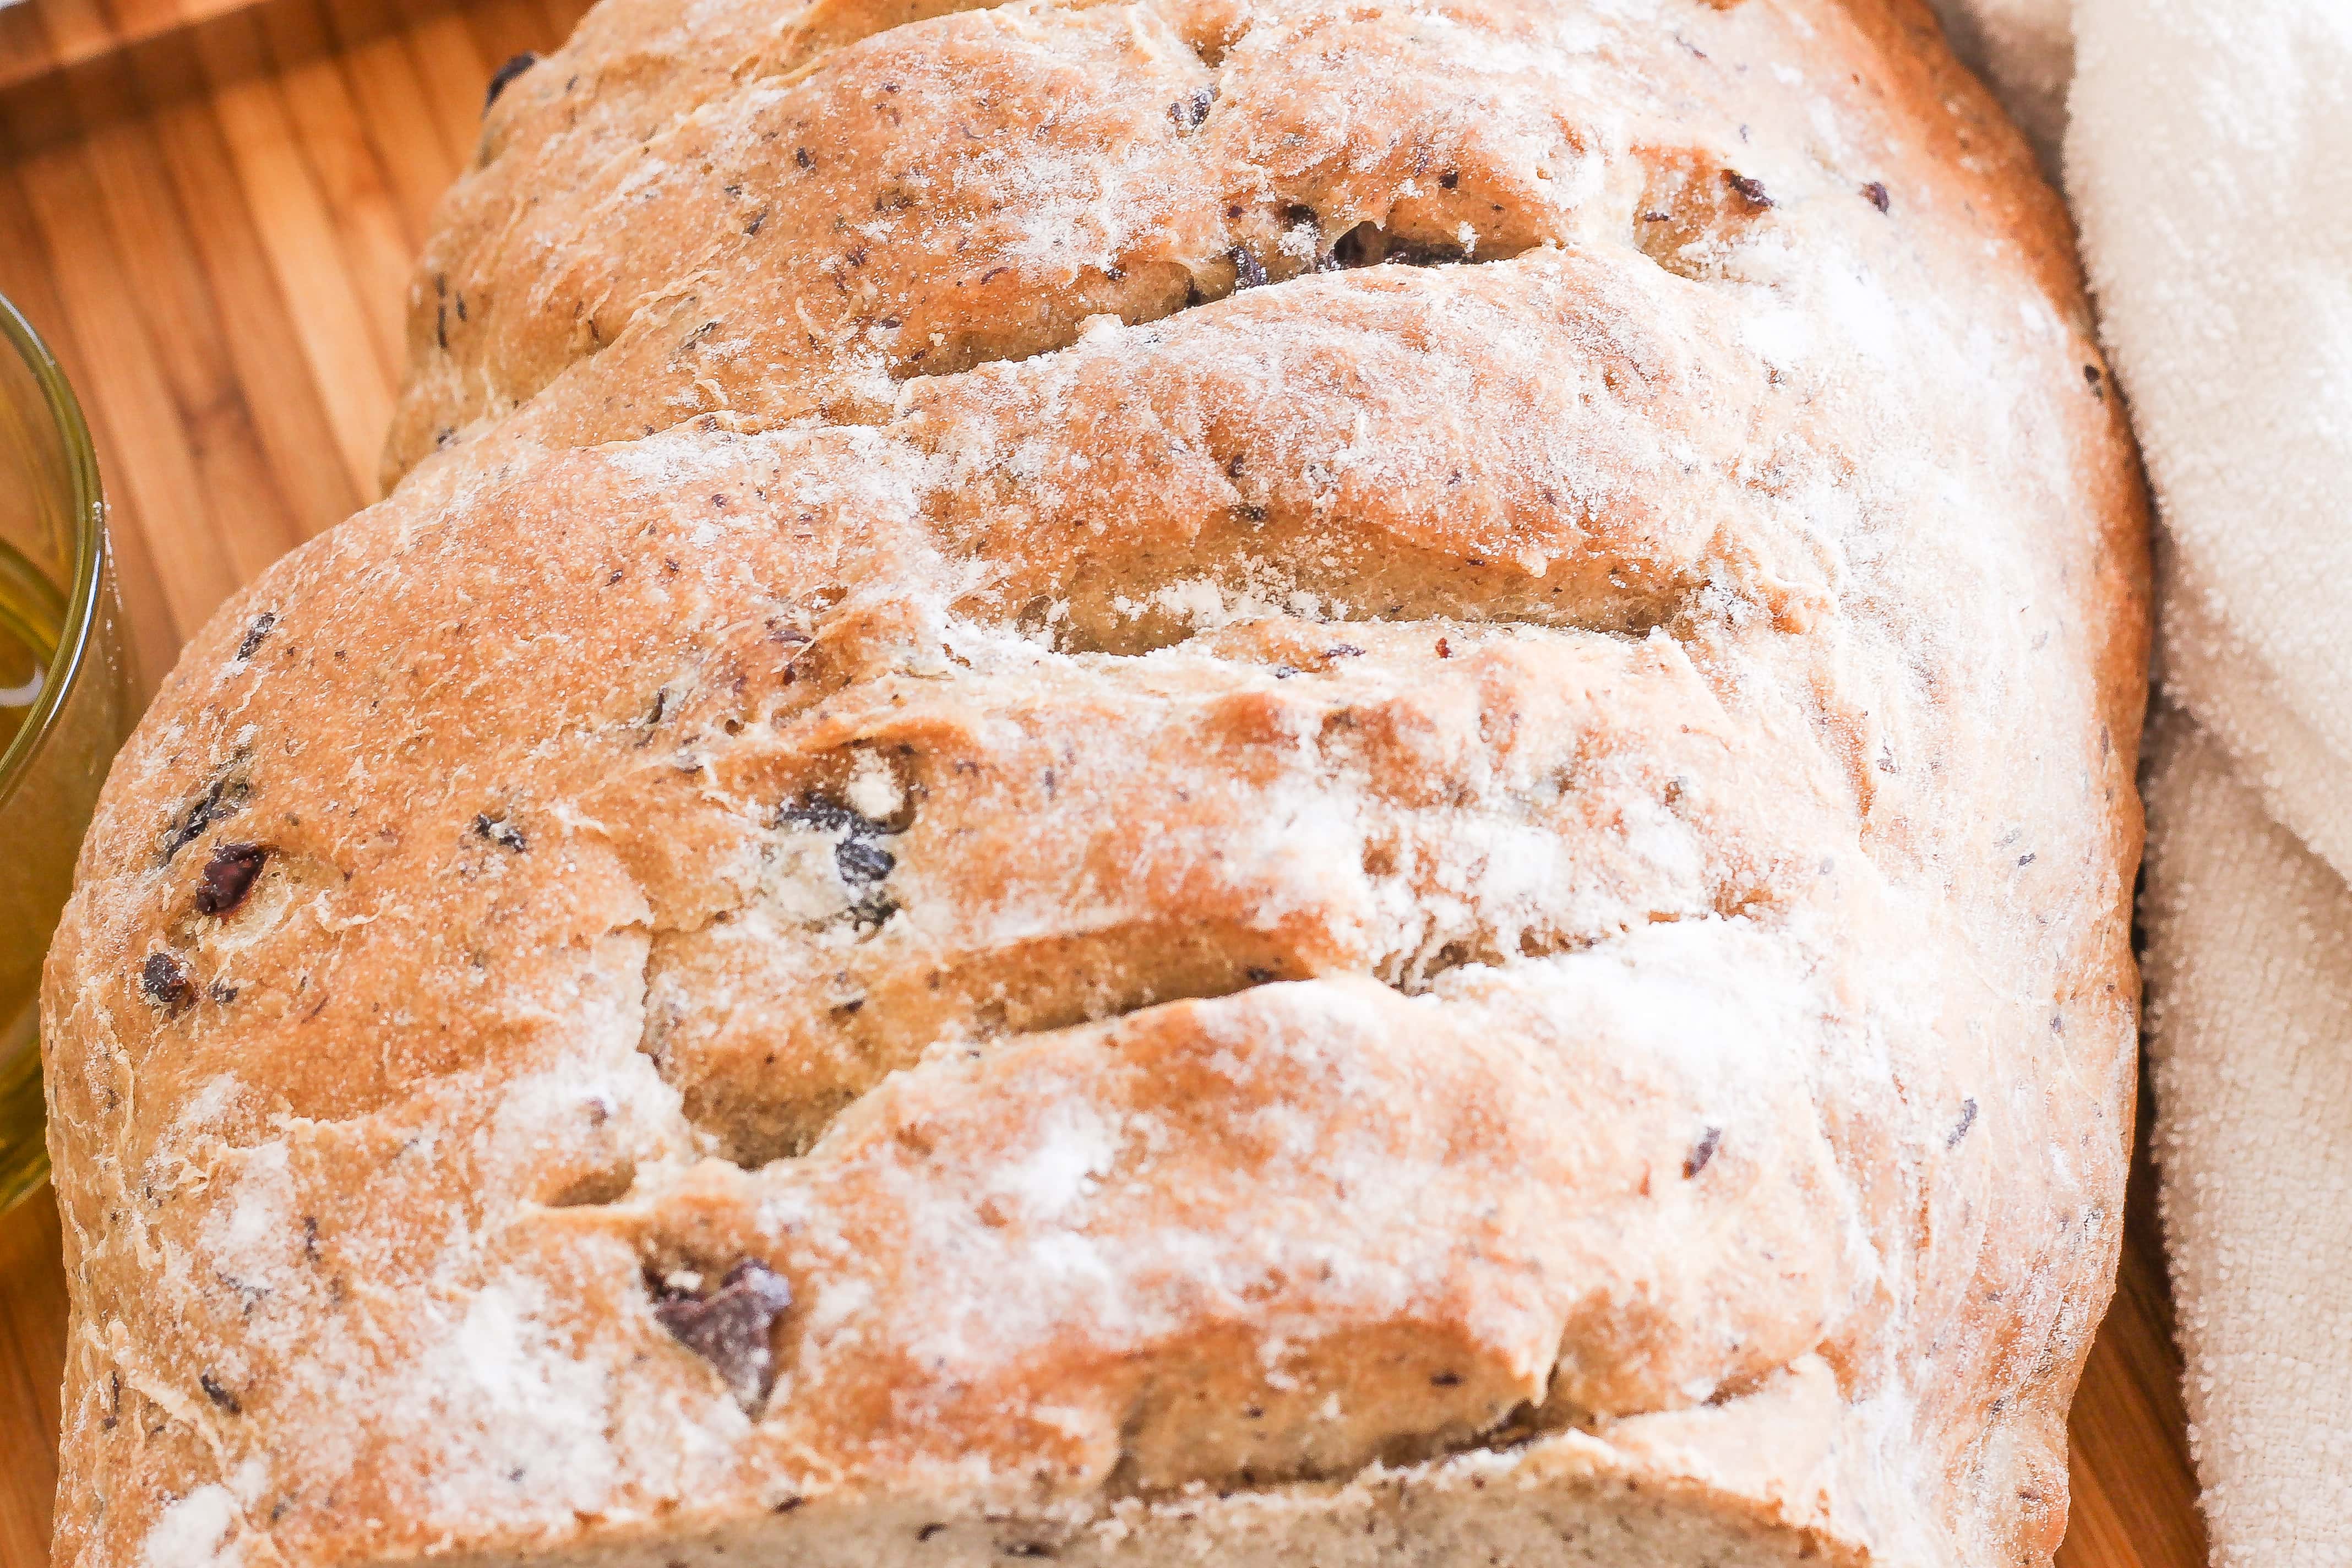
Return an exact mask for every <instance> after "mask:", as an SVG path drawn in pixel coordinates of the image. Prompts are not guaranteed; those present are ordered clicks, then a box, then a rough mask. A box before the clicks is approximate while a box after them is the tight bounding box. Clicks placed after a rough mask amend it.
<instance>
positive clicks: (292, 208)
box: [0, 0, 2205, 1568]
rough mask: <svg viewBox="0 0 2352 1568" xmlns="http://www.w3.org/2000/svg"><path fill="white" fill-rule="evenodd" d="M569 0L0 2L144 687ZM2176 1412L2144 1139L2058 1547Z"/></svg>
mask: <svg viewBox="0 0 2352 1568" xmlns="http://www.w3.org/2000/svg"><path fill="white" fill-rule="evenodd" d="M587 3H588V0H464V3H460V0H28V4H27V5H23V6H19V7H16V8H12V9H9V10H5V11H0V293H5V294H6V295H8V296H9V297H10V298H11V299H13V300H16V302H17V304H18V305H19V306H20V307H22V308H23V309H24V310H25V311H26V314H27V315H28V316H30V317H31V319H32V321H33V322H34V324H35V325H36V326H37V328H38V329H39V330H40V331H42V332H43V333H44V334H45V335H46V336H47V338H48V340H49V342H50V343H51V345H52V346H53V347H54V348H55V349H56V350H57V352H58V357H59V358H60V359H61V360H62V361H63V362H64V363H65V365H66V368H67V371H68V374H70V375H71V376H72V378H73V381H74V384H75V385H76V386H77V387H78V388H79V391H80V394H81V397H82V401H83V403H84V405H85V408H86V411H87V413H88V415H89V422H90V425H91V427H92V429H93V430H94V431H95V432H96V435H97V438H98V444H99V448H100V462H101V465H102V467H103V468H104V470H105V473H106V479H107V486H108V490H109V493H110V499H111V502H112V508H113V512H112V518H113V532H114V542H115V549H116V557H117V561H118V563H119V567H120V571H121V589H122V598H123V606H124V610H125V613H126V618H127V621H128V624H129V627H130V630H131V637H132V639H133V643H134V653H135V656H136V658H137V659H138V660H139V662H140V665H141V668H142V670H143V672H144V674H145V677H146V683H147V684H148V685H149V686H150V687H152V685H153V683H154V681H155V679H157V678H158V677H160V676H161V675H162V673H163V671H164V670H165V669H167V668H170V666H171V663H172V661H173V658H175V657H176V655H177V652H178V649H179V647H180V645H181V643H182V642H183V641H184V640H185V638H186V637H188V636H189V634H191V633H192V632H194V630H195V629H196V628H197V627H198V626H201V625H202V624H203V622H204V620H205V617H206V616H208V615H209V614H210V613H211V612H212V609H213V607H214V606H215V605H217V604H218V603H219V602H220V601H221V599H222V598H224V597H225V596H226V595H227V594H228V593H229V592H230V590H231V589H233V588H234V587H235V586H236V584H239V583H241V582H243V581H245V580H246V579H247V578H249V577H251V576H252V575H253V574H256V573H257V572H258V571H260V570H261V568H262V567H263V566H265V565H267V564H268V563H269V562H270V561H272V560H274V559H276V558H277V557H278V555H280V554H282V553H283V552H286V551H287V550H289V549H290V548H291V547H293V546H294V545H296V544H298V543H299V542H301V541H302V540H304V539H306V538H309V537H310V536H311V535H312V534H315V533H317V532H319V531H321V530H323V529H326V528H329V527H331V526H332V525H333V524H334V523H335V522H336V521H339V520H340V519H341V518H342V517H344V516H345V515H347V514H349V513H350V512H352V510H356V509H357V508H358V507H360V506H362V505H363V504H365V502H367V501H368V500H371V499H373V494H374V476H375V471H376V454H377V448H378V445H379V443H380V441H381V440H382V437H383V428H384V425H385V421H386V418H387V416H388V415H389V413H390V411H391V407H392V400H393V395H394V386H395V384H396V378H397V374H398V369H399V366H400V363H401V361H402V358H403V353H402V335H401V301H402V300H403V298H404V291H405V289H406V285H407V274H408V268H409V262H410V258H412V257H413V256H414V255H415V253H416V251H417V249H418V248H419V247H420V246H421V244H422V243H423V240H424V238H425V229H426V225H427V224H428V222H429V221H430V216H431V213H432V209H433V205H434V203H435V201H436V198H437V197H438V195H439V194H440V192H441V190H442V188H443V187H444V186H445V185H446V184H447V183H448V180H449V178H450V176H451V175H452V174H453V173H454V172H455V171H456V170H457V167H458V165H459V164H460V163H461V162H462V161H463V160H464V159H465V158H466V157H467V155H468V154H469V153H470V152H471V150H472V148H473V144H474V138H475V134H476V129H477V123H478V115H479V111H480V109H481V103H482V92H483V86H484V83H485V82H486V80H487V79H488V76H489V74H490V72H491V71H492V70H494V69H495V68H497V66H498V64H499V62H500V61H502V60H504V59H506V58H509V56H512V55H514V54H517V53H519V52H520V51H521V50H524V49H529V48H542V49H543V48H546V47H550V46H551V45H552V44H554V43H555V42H557V41H560V40H561V39H562V37H563V36H564V34H565V33H567V32H568V31H569V30H570V28H571V26H572V23H573V22H574V21H576V20H577V19H578V16H579V15H580V13H581V12H583V11H584V10H585V9H586V8H587ZM101 80H102V81H104V82H105V83H107V84H108V86H107V89H106V90H105V91H103V92H97V91H84V90H82V89H83V88H87V87H88V86H89V84H90V83H92V82H98V81H101ZM77 83H79V84H80V86H79V87H77V86H75V85H74V84H77ZM61 105H62V106H63V107H62V108H61V107H60V106H61ZM57 1258H58V1229H57V1215H56V1211H55V1210H54V1208H53V1207H52V1206H51V1205H50V1204H49V1202H48V1200H47V1195H46V1194H42V1195H40V1196H38V1197H37V1198H36V1199H35V1200H34V1201H33V1202H32V1203H30V1204H27V1205H25V1206H24V1207H23V1208H21V1209H19V1210H18V1211H17V1212H16V1213H15V1214H13V1215H9V1216H7V1217H6V1218H5V1220H0V1568H35V1565H36V1564H38V1563H44V1562H46V1561H47V1551H48V1546H47V1543H48V1521H49V1510H50V1502H51V1493H52V1491H53V1489H54V1488H55V1486H56V1481H57V1473H56V1460H55V1451H54V1450H55V1442H56V1435H57V1424H58V1386H57V1385H58V1366H59V1364H60V1362H61V1360H62V1357H63V1354H64V1348H65V1282H64V1279H63V1276H62V1274H61V1273H60V1271H59V1268H58V1261H57ZM2185 1431H2186V1423H2185V1417H2184V1416H2183V1414H2182V1410H2181V1403H2180V1364H2179V1356H2178V1354H2177V1353H2176V1352H2175V1351H2174V1349H2173V1341H2172V1314H2171V1307H2170V1302H2169V1299H2168V1295H2167V1292H2166V1289H2165V1276H2164V1265H2163V1255H2162V1243H2161V1239H2160V1237H2159V1236H2158V1231H2157V1226H2156V1220H2155V1214H2154V1204H2153V1178H2152V1174H2151V1173H2150V1171H2149V1170H2148V1167H2147V1161H2146V1158H2145V1156H2144V1155H2143V1157H2142V1158H2141V1160H2140V1161H2139V1162H2137V1164H2136V1165H2135V1167H2134V1172H2133V1191H2132V1201H2131V1205H2130V1210H2129V1221H2128V1239H2127V1243H2126V1250H2125V1256H2124V1260H2123V1269H2122V1276H2121V1279H2120V1281H2119V1284H2118V1289H2117V1291H2116V1303H2115V1307H2114V1309H2113V1310H2112V1311H2111V1312H2110V1313H2109V1315H2108V1317H2107V1320H2106V1322H2105V1326H2104V1327H2103V1328H2102V1329H2101V1331H2100V1333H2099V1339H2098V1342H2097V1345H2096V1347H2095V1350H2094V1351H2093V1352H2092V1357H2091V1363H2090V1368H2089V1370H2088V1372H2087V1373H2086V1374H2085V1375H2084V1381H2083V1389H2082V1394H2081V1395H2080V1397H2079V1398H2078V1399H2077V1401H2076V1404H2075V1408H2074V1419H2073V1444H2074V1516H2073V1525H2072V1528H2071V1530H2070V1531H2069V1534H2068V1536H2067V1540H2066V1544H2065V1546H2064V1547H2063V1550H2062V1551H2061V1552H2060V1553H2059V1557H2058V1562H2059V1564H2060V1568H2195V1565H2199V1564H2202V1563H2204V1561H2205V1542H2204V1532H2203V1527H2202V1524H2201V1521H2200V1519H2199V1516H2198V1513H2197V1510H2196V1506H2195V1500H2196V1487H2195V1483H2194V1480H2193V1479H2192V1476H2191V1473H2190V1470H2189V1457H2188V1445H2187V1439H2186V1436H2185Z"/></svg>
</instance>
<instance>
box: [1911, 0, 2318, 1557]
mask: <svg viewBox="0 0 2352 1568" xmlns="http://www.w3.org/2000/svg"><path fill="white" fill-rule="evenodd" d="M1938 4H1939V5H1940V6H1941V7H1942V8H1943V9H1944V10H1945V11H1946V12H1947V13H1948V16H1949V17H1950V19H1951V20H1952V21H1953V22H1954V24H1955V26H1954V37H1955V39H1956V40H1957V41H1958V42H1959V43H1960V44H1961V45H1962V47H1964V48H1969V49H1974V50H1977V51H1978V52H1979V63H1980V64H1981V66H1982V67H1983V68H1984V69H1985V71H1986V73H1987V75H1988V76H1990V78H1991V79H1993V80H1994V82H1995V83H1996V84H1997V85H1998V86H2000V88H2002V89H2004V90H2005V91H2008V92H2011V94H2012V95H2014V96H2015V100H2016V101H2017V102H2018V105H2019V108H2020V111H2021V117H2022V118H2023V119H2024V120H2025V121H2026V122H2027V124H2028V126H2029V128H2030V129H2032V128H2035V121H2036V120H2037V118H2040V119H2042V120H2043V121H2044V123H2045V124H2046V121H2047V117H2048V116H2049V114H2050V113H2051V110H2050V104H2051V96H2050V94H2051V87H2050V84H2051V83H2052V82H2053V80H2063V79H2064V78H2065V76H2066V73H2067V71H2068V70H2069V68H2070V62H2069V60H2068V58H2067V47H2068V43H2069V39H2068V37H2067V34H2068V31H2069V29H2068V28H2067V27H2066V26H2064V23H2065V22H2066V20H2067V19H2068V13H2069V11H2070V9H2071V11H2072V22H2073V26H2072V29H2071V31H2072V40H2071V42H2072V46H2073V59H2072V62H2071V68H2072V70H2073V74H2074V82H2073V89H2072V92H2071V95H2070V96H2069V98H2068V100H2067V107H2068V117H2067V123H2066V126H2065V130H2064V167H2065V184H2066V190H2067V194H2068V196H2069V198H2070V200H2071V201H2072V203H2073V205H2074V215H2075V220H2076V222H2077V223H2078V224H2079V225H2080V226H2081V228H2082V232H2083V247H2084V258H2085V260H2086V262H2087V265H2088V267H2089V270H2090V275H2091V281H2092V284H2093V288H2094V289H2095V294H2096V297H2097V301H2098V306H2099V310H2100V313H2101V317H2102V321H2103V330H2104V331H2105V336H2106V340H2107V344H2108V349H2109V352H2110V354H2111V355H2112V357H2113V359H2114V362H2115V365H2116V372H2117V374H2118V376H2119V378H2120V381H2121V383H2122V385H2123V388H2124V391H2125V393H2126V395H2127V397H2128V398H2129V400H2130V405H2131V411H2132V422H2133V425H2134V427H2135V428H2136V429H2137V431H2138V433H2139V437H2140V442H2141V446H2142V448H2143V450H2144V451H2145V453H2146V455H2147V467H2148V474H2149V478H2150V479H2152V481H2153V482H2154V485H2155V489H2156V494H2157V501H2158V511H2159V517H2160V536H2159V540H2158V587H2159V625H2160V633H2159V638H2158V645H2159V651H2158V673H2159V680H2160V689H2161V691H2162V693H2163V699H2164V701H2165V703H2166V704H2167V705H2168V711H2167V712H2165V713H2164V714H2163V715H2162V716H2161V717H2160V718H2159V720H2158V723H2157V724H2156V726H2155V728H2154V729H2153V730H2152V731H2151V732H2150V742H2151V745H2150V757H2151V772H2150V778H2149V791H2148V807H2149V831H2150V849H2149V860H2148V873H2147V875H2148V881H2147V897H2146V900H2145V901H2144V905H2143V913H2144V915H2145V918H2146V921H2147V931H2148V939H2149V946H2148V954H2147V980H2148V993H2149V1004H2150V1011H2149V1021H2150V1031H2149V1049H2150V1051H2151V1054H2152V1055H2153V1057H2154V1058H2155V1066H2156V1086H2157V1095H2156V1098H2157V1159H2158V1168H2159V1171H2160V1173H2161V1176H2162V1183H2163V1199H2164V1217H2165V1236H2166V1241H2167V1244H2168V1249H2169V1251H2170V1254H2171V1259H2172V1276H2173V1290H2174V1296H2175V1299H2176V1300H2177V1302H2178V1305H2179V1318H2180V1332H2181V1341H2182V1344H2181V1349H2182V1351H2183V1352H2184V1354H2185V1355H2186V1357H2187V1360H2188V1365H2189V1379H2188V1390H2187V1393H2188V1403H2189V1417H2190V1421H2191V1430H2190V1435H2189V1436H2190V1444H2191V1447H2192V1448H2193V1450H2194V1452H2195V1454H2196V1458H2197V1464H2198V1470H2199V1475H2200V1479H2201V1480H2202V1482H2203V1485H2204V1489H2205V1493H2204V1506H2205V1511H2206V1517H2207V1521H2208V1523H2209V1525H2210V1534H2211V1538H2212V1542H2213V1552H2214V1557H2215V1560H2216V1562H2217V1563H2226V1564H2240V1563H2244V1564H2254V1563H2260V1564H2263V1565H2265V1568H2302V1565H2305V1564H2310V1565H2314V1568H2317V1565H2320V1564H2328V1565H2335V1568H2341V1565H2345V1564H2352V1294H2347V1289H2346V1288H2345V1281H2346V1279H2347V1277H2352V882H2348V881H2347V879H2352V0H2075V3H2074V4H2073V5H2071V7H2070V5H2069V4H2068V0H1938Z"/></svg>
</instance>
